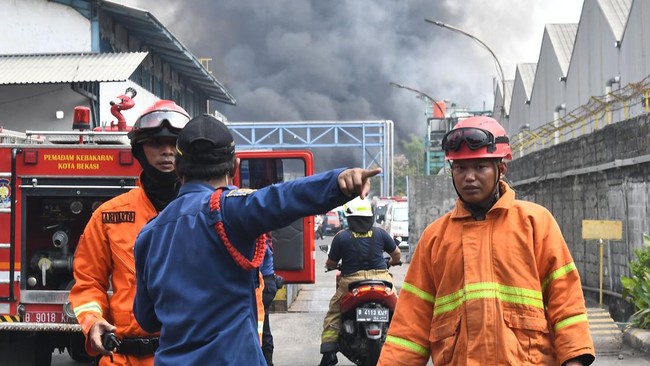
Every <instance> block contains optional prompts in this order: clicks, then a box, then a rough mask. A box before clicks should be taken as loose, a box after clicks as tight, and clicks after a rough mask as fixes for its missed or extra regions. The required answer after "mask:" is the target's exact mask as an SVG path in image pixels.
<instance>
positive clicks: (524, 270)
mask: <svg viewBox="0 0 650 366" xmlns="http://www.w3.org/2000/svg"><path fill="white" fill-rule="evenodd" d="M442 147H443V149H444V151H445V160H447V161H449V162H450V166H451V175H452V183H453V185H454V188H455V189H456V193H457V194H458V200H457V201H456V207H455V208H454V209H453V210H452V211H450V212H448V213H447V214H445V215H444V216H442V217H440V218H438V219H437V220H436V221H434V222H433V223H432V224H430V225H429V226H428V227H427V228H426V229H425V230H424V232H423V233H422V236H421V237H420V241H419V243H418V245H417V250H416V251H415V253H414V254H413V257H412V260H411V263H410V265H409V269H408V272H407V274H406V277H405V279H404V282H403V284H402V290H401V292H400V298H399V301H398V302H397V307H396V309H395V313H394V316H393V319H392V321H391V324H390V328H389V329H388V335H387V337H386V341H385V343H384V346H383V347H382V351H381V356H380V358H379V364H378V365H380V366H393V365H421V366H424V365H426V364H427V363H428V361H429V359H432V361H433V363H434V364H435V365H437V366H441V365H461V364H462V365H470V366H472V365H496V364H501V365H505V364H508V365H524V364H525V365H563V366H578V365H589V364H591V363H592V362H593V361H594V357H595V353H594V344H593V341H592V339H591V336H590V334H589V323H588V321H587V311H586V309H585V300H584V297H583V294H582V288H581V283H580V275H579V273H578V270H577V268H576V266H575V263H574V262H573V259H572V258H571V253H570V251H569V249H568V247H567V245H566V242H565V241H564V238H563V237H562V232H561V231H560V227H559V226H558V224H557V222H556V221H555V219H554V218H553V216H552V215H551V213H550V212H549V211H548V210H547V209H545V208H544V207H542V206H540V205H538V204H535V203H533V202H527V201H521V200H517V199H515V192H514V191H513V190H512V189H511V188H510V187H509V186H508V184H507V183H506V182H505V181H504V180H503V179H502V178H503V176H504V175H505V174H506V172H507V165H506V163H505V160H510V159H512V151H511V149H510V146H509V140H508V136H507V135H506V131H505V129H504V128H503V127H502V126H501V125H500V124H499V123H498V122H497V121H496V120H494V119H493V118H490V117H485V116H477V117H470V118H467V119H464V120H462V121H460V122H459V123H458V124H457V125H456V126H455V127H454V128H453V129H452V130H451V131H450V132H448V133H447V134H446V135H445V136H444V137H443V140H442Z"/></svg>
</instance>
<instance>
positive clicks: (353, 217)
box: [320, 197, 401, 366]
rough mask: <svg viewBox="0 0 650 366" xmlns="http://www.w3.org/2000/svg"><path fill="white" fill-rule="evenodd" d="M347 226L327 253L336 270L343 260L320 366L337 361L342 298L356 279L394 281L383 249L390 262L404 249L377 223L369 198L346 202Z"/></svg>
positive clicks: (398, 260)
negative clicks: (377, 225) (375, 224)
mask: <svg viewBox="0 0 650 366" xmlns="http://www.w3.org/2000/svg"><path fill="white" fill-rule="evenodd" d="M343 211H344V214H345V216H346V217H347V221H348V227H347V229H345V230H342V231H339V232H338V233H337V234H336V236H335V237H334V239H333V240H332V246H331V247H330V250H329V252H328V254H327V262H326V263H325V267H326V268H327V269H330V270H331V269H336V268H337V266H338V262H339V260H340V261H341V278H340V280H339V283H338V286H337V288H336V292H335V293H334V296H332V299H331V300H330V305H329V310H328V312H327V314H326V315H325V319H324V320H323V333H322V334H321V346H320V352H321V353H322V354H323V357H322V359H321V362H320V366H333V365H336V364H337V363H338V358H337V356H336V353H337V352H338V345H337V341H338V337H339V330H340V326H341V306H340V303H339V300H340V299H341V297H342V296H343V295H344V294H345V293H347V292H348V286H349V284H350V283H352V282H354V281H359V280H364V279H377V280H384V281H389V282H391V283H392V282H393V276H392V275H391V274H390V272H388V269H387V266H386V261H385V260H384V256H383V252H384V251H385V252H387V253H388V254H389V255H390V258H391V259H390V265H397V264H400V263H401V252H400V249H399V247H398V246H397V245H396V243H395V241H394V240H393V238H391V237H390V235H389V234H388V233H387V232H386V231H385V230H384V229H381V228H379V227H376V226H374V225H373V224H374V215H373V213H372V206H371V204H370V201H369V200H368V199H361V198H359V197H357V198H355V199H353V200H351V201H349V202H347V203H346V204H345V205H343Z"/></svg>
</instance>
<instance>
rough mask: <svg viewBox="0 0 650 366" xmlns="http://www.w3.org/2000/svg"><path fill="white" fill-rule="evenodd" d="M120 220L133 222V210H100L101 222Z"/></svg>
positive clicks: (114, 222) (107, 222) (113, 222)
mask: <svg viewBox="0 0 650 366" xmlns="http://www.w3.org/2000/svg"><path fill="white" fill-rule="evenodd" d="M121 222H135V211H112V212H111V211H107V212H102V223H104V224H119V223H121Z"/></svg>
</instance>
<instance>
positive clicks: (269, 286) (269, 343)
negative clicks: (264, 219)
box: [258, 233, 284, 366]
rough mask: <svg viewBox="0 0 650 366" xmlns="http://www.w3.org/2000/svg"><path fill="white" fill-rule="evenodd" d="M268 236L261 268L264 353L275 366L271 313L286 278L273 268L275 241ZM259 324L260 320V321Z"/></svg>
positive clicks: (270, 364) (267, 360) (271, 365)
mask: <svg viewBox="0 0 650 366" xmlns="http://www.w3.org/2000/svg"><path fill="white" fill-rule="evenodd" d="M267 235H268V240H267V242H266V243H267V245H266V254H265V255H264V260H263V261H262V264H261V266H260V273H261V275H262V282H263V283H264V286H263V290H262V301H263V303H264V315H263V319H264V324H263V327H262V353H264V359H265V360H266V363H267V365H268V366H273V349H274V346H273V333H271V324H270V322H269V311H270V309H271V304H272V303H273V299H275V295H276V293H277V292H278V290H280V289H281V288H282V286H283V284H284V278H282V276H280V275H277V274H275V268H274V266H273V241H272V240H271V239H270V233H268V234H267ZM258 323H259V319H258Z"/></svg>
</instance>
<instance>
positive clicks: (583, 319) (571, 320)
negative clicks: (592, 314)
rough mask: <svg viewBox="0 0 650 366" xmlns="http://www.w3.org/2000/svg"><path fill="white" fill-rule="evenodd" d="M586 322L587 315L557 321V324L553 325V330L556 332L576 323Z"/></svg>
mask: <svg viewBox="0 0 650 366" xmlns="http://www.w3.org/2000/svg"><path fill="white" fill-rule="evenodd" d="M586 322H587V314H580V315H575V316H571V317H568V318H566V319H564V320H561V321H559V322H558V323H557V324H555V327H554V328H555V331H558V330H560V329H562V328H564V327H568V326H569V325H573V324H576V323H586Z"/></svg>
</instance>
